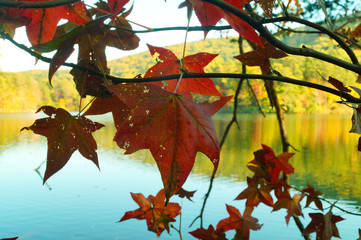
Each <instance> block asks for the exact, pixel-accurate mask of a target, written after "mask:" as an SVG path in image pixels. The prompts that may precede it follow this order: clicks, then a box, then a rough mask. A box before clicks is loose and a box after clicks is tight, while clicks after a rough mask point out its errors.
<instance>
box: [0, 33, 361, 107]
mask: <svg viewBox="0 0 361 240" xmlns="http://www.w3.org/2000/svg"><path fill="white" fill-rule="evenodd" d="M281 39H283V40H284V41H286V42H287V44H290V45H292V46H295V47H299V46H301V45H305V46H309V47H311V46H312V48H314V49H317V50H320V51H322V52H324V53H326V54H330V55H332V56H341V57H342V58H343V59H347V55H346V54H345V53H344V52H343V51H342V50H341V49H339V48H338V47H337V46H335V44H334V43H333V42H332V41H331V40H330V39H329V38H328V37H324V36H319V35H316V34H303V35H300V34H297V35H296V34H293V35H291V36H290V37H288V38H283V37H282V38H281ZM169 49H170V50H171V51H173V52H174V53H175V54H176V55H177V56H178V57H180V56H181V52H182V50H183V44H177V45H173V46H170V47H169ZM199 49H202V51H204V52H209V53H215V54H219V56H218V57H216V58H215V59H214V60H213V61H212V62H211V63H210V64H209V65H208V66H207V67H206V68H205V70H206V72H224V73H239V72H240V71H241V64H240V62H239V61H237V60H236V59H234V58H233V56H236V55H238V54H239V49H238V44H237V41H236V39H234V38H230V39H206V40H202V41H197V42H192V43H189V44H188V45H187V54H189V55H190V54H194V53H197V52H198V50H199ZM245 51H246V52H247V51H251V48H250V47H247V48H246V49H245ZM355 52H356V54H357V55H361V53H360V51H357V50H356V51H355ZM139 59H142V61H139ZM154 63H155V59H153V57H152V56H151V55H150V53H149V52H144V53H140V54H136V55H131V56H127V57H124V58H120V59H117V60H113V61H110V62H109V63H108V67H109V68H110V69H111V70H112V72H111V74H113V75H115V76H118V77H128V78H132V77H134V76H136V75H138V74H144V73H145V72H146V71H147V70H148V69H149V68H150V67H151V66H152V65H154ZM272 66H273V68H274V69H275V70H277V71H278V72H280V73H281V74H282V75H284V76H289V77H291V78H295V79H300V80H306V81H310V82H314V83H319V84H324V85H326V86H330V85H329V84H327V83H325V82H324V81H323V80H322V79H321V77H320V76H319V75H318V73H317V71H319V72H320V73H321V74H322V75H324V76H325V77H328V76H332V77H335V78H338V79H340V80H342V81H343V82H344V83H346V84H348V83H349V84H352V83H353V82H354V81H355V79H356V77H357V76H356V74H354V73H352V72H350V71H347V70H345V69H342V68H339V67H337V66H334V65H332V64H328V63H325V62H323V61H320V60H317V59H311V58H304V57H298V56H289V57H287V58H284V59H277V60H273V63H272ZM247 73H258V74H260V70H259V67H249V68H248V72H247ZM213 80H214V81H215V84H216V86H217V87H218V88H219V90H220V91H221V92H222V93H223V94H224V95H226V96H227V95H233V94H234V89H235V88H236V86H237V82H238V79H225V78H222V79H213ZM249 82H250V85H251V87H252V89H253V91H254V92H255V94H256V96H257V99H258V101H259V102H260V103H261V106H262V110H263V111H264V112H273V109H272V108H271V107H269V100H268V96H267V92H266V90H265V88H264V83H263V81H262V80H249ZM52 83H53V87H54V88H53V89H52V88H51V86H50V85H49V84H48V78H47V71H26V72H19V73H4V72H0V89H1V90H2V92H3V94H2V95H1V96H0V100H1V101H0V111H1V112H33V111H34V110H36V109H37V108H38V107H40V106H41V105H44V104H46V105H53V106H57V107H64V108H66V109H68V110H71V111H75V110H77V109H78V100H79V99H78V96H77V91H76V89H75V85H74V83H73V81H72V79H71V78H70V76H69V74H68V71H67V70H61V71H58V72H57V73H56V74H55V76H54V79H53V81H52ZM275 85H276V89H277V91H278V93H280V95H279V96H280V98H281V99H280V100H281V104H282V105H283V106H284V109H285V110H286V111H288V112H291V113H316V112H318V113H329V112H331V111H332V112H334V113H345V112H346V111H347V109H345V108H344V107H341V106H339V105H338V104H335V101H337V100H339V99H338V98H337V97H334V96H330V95H329V94H326V93H324V92H321V91H317V90H313V89H309V88H305V87H300V86H294V85H290V84H284V83H278V82H276V83H275ZM20 93H21V94H20ZM296 95H297V96H298V97H297V99H294V97H293V96H296ZM240 99H241V101H240V102H239V107H240V112H244V113H252V112H258V108H257V105H256V101H255V99H254V98H253V97H252V96H251V91H250V89H249V87H248V86H247V84H246V82H245V83H244V85H243V90H242V92H241V94H240ZM232 104H233V102H231V101H230V102H229V103H228V104H227V105H228V108H225V109H222V110H221V111H223V112H227V111H231V106H232Z"/></svg>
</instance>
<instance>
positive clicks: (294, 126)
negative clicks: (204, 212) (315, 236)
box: [0, 114, 361, 204]
mask: <svg viewBox="0 0 361 240" xmlns="http://www.w3.org/2000/svg"><path fill="white" fill-rule="evenodd" d="M36 117H38V116H36V115H34V114H1V115H0V147H1V148H0V150H1V149H4V148H10V147H12V146H14V145H21V144H23V143H24V142H29V141H30V142H36V141H43V142H44V144H46V139H45V138H44V137H41V136H37V135H34V134H31V133H30V132H27V131H25V132H22V133H20V129H21V128H22V127H24V126H30V125H31V124H32V123H33V121H34V120H35V118H36ZM230 117H231V116H230V115H227V114H219V115H216V116H215V117H214V123H215V127H216V130H217V132H218V134H219V135H220V134H222V133H223V132H224V130H225V128H226V125H227V123H228V121H229V120H230ZM350 119H351V116H298V115H291V116H287V117H286V119H285V120H286V126H287V133H288V137H289V141H290V143H291V144H292V145H293V146H294V147H295V148H296V149H297V150H299V152H296V155H295V156H294V157H293V158H291V160H290V162H291V163H292V165H293V166H294V167H295V174H294V175H293V176H291V177H290V181H291V184H294V185H296V186H298V187H301V186H306V185H307V181H309V182H310V183H311V184H313V185H314V187H316V188H318V189H319V190H321V191H322V192H323V193H324V194H325V197H327V198H332V199H340V198H341V199H347V200H352V201H356V202H357V203H358V204H361V154H360V153H359V152H358V151H357V143H358V137H359V136H358V135H357V134H353V133H348V132H349V130H350V128H351V120H350ZM96 120H97V121H99V122H101V123H103V124H105V125H106V127H105V128H103V129H101V130H99V131H97V132H96V133H95V134H94V136H95V139H96V140H97V143H98V149H102V150H104V149H105V150H106V151H114V152H116V154H123V151H122V150H120V149H119V148H118V147H117V145H116V143H114V142H113V137H114V134H115V128H114V125H113V124H112V122H111V121H112V118H111V116H110V115H109V116H106V117H101V118H96ZM238 120H239V127H240V128H239V129H238V128H237V126H236V125H233V127H232V129H231V131H230V133H229V136H228V138H227V139H226V142H225V145H224V146H223V149H222V151H221V161H220V165H219V171H218V177H220V178H222V179H226V180H228V181H229V182H235V181H245V179H246V177H247V175H250V174H251V173H250V172H249V170H248V169H247V167H246V165H247V162H249V161H250V160H252V159H253V152H254V151H256V150H258V149H260V148H261V143H263V144H266V145H268V146H270V147H271V148H272V149H274V151H275V152H276V154H279V153H281V150H282V147H281V142H280V137H279V130H278V126H277V121H276V117H275V116H273V115H268V116H267V117H266V118H263V116H261V115H246V114H244V115H239V116H238ZM293 152H294V151H293ZM45 155H46V153H44V156H45ZM99 161H100V162H101V161H102V159H99ZM129 161H137V162H142V163H144V164H149V165H155V162H154V160H153V158H152V156H151V154H150V153H149V151H140V152H138V153H136V154H134V155H131V156H130V158H129ZM0 163H1V162H0ZM211 172H212V164H211V162H210V161H209V159H208V158H207V157H205V156H204V155H203V154H198V155H197V159H196V163H195V166H194V169H193V171H192V174H194V175H197V176H210V174H211ZM235 194H237V193H235Z"/></svg>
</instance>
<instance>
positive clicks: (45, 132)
mask: <svg viewBox="0 0 361 240" xmlns="http://www.w3.org/2000/svg"><path fill="white" fill-rule="evenodd" d="M40 111H43V112H44V113H45V114H46V115H48V116H49V117H47V118H41V119H37V120H35V122H34V124H33V125H31V126H30V127H24V128H22V129H21V130H24V129H25V130H32V131H33V132H34V133H36V134H40V135H42V136H45V137H46V138H47V139H48V154H47V163H46V171H45V175H44V183H45V182H46V180H47V179H48V178H50V177H51V176H52V175H53V174H55V173H56V172H58V171H59V170H60V169H62V168H63V167H64V166H65V164H66V163H67V162H68V160H69V159H70V157H71V155H72V154H73V153H74V152H75V151H76V150H79V152H80V153H81V154H82V155H83V156H84V157H85V158H87V159H89V160H91V161H92V162H94V164H95V165H96V166H97V167H98V168H99V164H98V155H97V153H96V149H97V144H96V142H95V140H94V138H93V136H92V133H93V132H95V131H96V130H98V129H100V128H102V127H104V125H103V124H100V123H97V122H92V121H91V120H89V119H87V118H85V117H79V116H72V115H70V113H68V112H67V111H65V110H64V109H62V108H54V107H51V106H43V107H41V108H39V109H38V111H37V112H40Z"/></svg>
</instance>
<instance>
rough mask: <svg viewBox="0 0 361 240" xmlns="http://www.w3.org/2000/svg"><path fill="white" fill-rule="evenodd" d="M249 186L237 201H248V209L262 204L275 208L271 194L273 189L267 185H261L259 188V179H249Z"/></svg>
mask: <svg viewBox="0 0 361 240" xmlns="http://www.w3.org/2000/svg"><path fill="white" fill-rule="evenodd" d="M247 184H248V187H247V188H246V189H245V190H243V191H242V192H241V193H240V194H239V195H238V196H237V197H236V198H235V200H242V199H247V202H246V206H248V207H257V206H258V204H260V203H261V202H263V203H264V204H266V205H268V206H270V207H273V198H272V196H271V194H270V193H271V190H272V188H270V187H269V186H267V185H261V186H260V187H259V184H258V178H257V177H253V178H250V177H247Z"/></svg>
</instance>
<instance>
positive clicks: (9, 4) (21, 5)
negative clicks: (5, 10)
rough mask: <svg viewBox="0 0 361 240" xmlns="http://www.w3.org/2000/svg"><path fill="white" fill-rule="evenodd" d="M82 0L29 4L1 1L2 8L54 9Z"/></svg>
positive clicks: (57, 0)
mask: <svg viewBox="0 0 361 240" xmlns="http://www.w3.org/2000/svg"><path fill="white" fill-rule="evenodd" d="M79 1H80V0H52V1H42V2H28V1H11V0H1V1H0V7H11V8H23V9H24V8H28V9H29V8H52V7H59V6H63V5H67V4H71V3H75V2H79Z"/></svg>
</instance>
